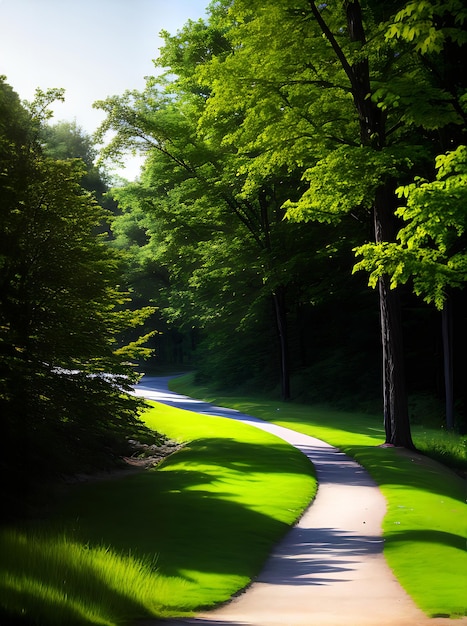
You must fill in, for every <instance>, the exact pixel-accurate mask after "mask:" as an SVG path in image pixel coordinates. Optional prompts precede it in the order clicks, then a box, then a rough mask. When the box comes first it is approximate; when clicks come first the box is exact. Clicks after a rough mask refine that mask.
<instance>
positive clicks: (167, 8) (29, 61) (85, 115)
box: [0, 0, 209, 178]
mask: <svg viewBox="0 0 467 626" xmlns="http://www.w3.org/2000/svg"><path fill="white" fill-rule="evenodd" d="M208 4H209V0H0V74H4V75H6V77H7V82H8V83H9V84H10V85H11V86H12V87H13V89H14V90H15V91H16V92H17V93H18V94H19V96H20V97H21V98H22V99H26V100H29V99H32V98H33V96H34V91H35V89H36V87H41V88H42V89H47V88H48V87H63V88H64V89H65V90H66V93H65V98H66V102H65V103H64V104H61V103H58V104H57V105H56V106H55V107H54V112H55V119H56V120H57V121H59V120H62V119H64V120H69V121H73V120H76V122H77V124H78V125H79V126H81V127H82V128H83V129H84V130H85V131H86V132H88V133H92V132H93V131H94V130H95V129H96V127H97V126H98V125H99V123H100V121H101V120H102V117H103V114H102V112H100V111H96V110H95V109H93V108H92V103H93V102H94V101H96V100H100V99H103V98H106V97H107V96H111V95H114V94H121V93H123V92H124V91H125V90H126V89H142V88H143V87H144V76H147V75H151V74H154V72H155V68H154V66H153V64H152V59H154V58H155V57H157V54H158V49H159V47H160V46H161V44H162V41H161V39H160V37H159V32H160V31H161V30H162V29H165V30H168V31H169V32H171V33H175V32H176V31H177V30H178V29H179V28H181V27H182V26H183V24H184V23H185V22H186V21H187V20H188V19H193V20H197V19H198V18H205V17H206V6H207V5H208ZM138 167H139V165H138V162H137V161H135V160H131V161H129V163H128V167H127V170H126V171H125V176H126V177H128V178H133V177H134V176H135V175H136V174H137V170H138Z"/></svg>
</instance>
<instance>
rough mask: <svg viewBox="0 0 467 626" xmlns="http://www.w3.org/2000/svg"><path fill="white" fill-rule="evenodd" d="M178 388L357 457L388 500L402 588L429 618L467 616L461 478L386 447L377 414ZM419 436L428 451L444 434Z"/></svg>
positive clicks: (418, 430)
mask: <svg viewBox="0 0 467 626" xmlns="http://www.w3.org/2000/svg"><path fill="white" fill-rule="evenodd" d="M171 387H172V388H173V389H174V390H175V391H178V392H180V393H183V394H186V395H191V396H193V397H197V398H202V399H203V400H208V401H211V402H214V403H215V404H216V405H218V406H226V407H231V408H235V409H237V410H239V411H241V412H243V413H247V414H250V415H253V416H255V417H260V418H262V419H265V420H267V421H271V422H274V423H276V424H279V425H281V426H286V427H288V428H292V429H294V430H297V431H299V432H302V433H305V434H307V435H312V436H314V437H318V438H319V439H323V440H324V441H327V442H328V443H331V444H332V445H335V446H337V447H339V448H340V449H341V450H342V451H343V452H345V453H346V454H348V455H349V456H351V457H353V458H355V459H356V460H357V461H358V462H359V463H360V464H361V465H363V466H364V467H365V468H366V469H367V470H368V471H369V473H370V474H371V475H372V476H373V478H374V479H375V480H376V482H377V483H378V484H379V485H380V488H381V491H382V492H383V494H384V496H385V498H386V501H387V506H388V509H387V514H386V517H385V519H384V524H383V531H384V537H385V550H384V554H385V557H386V559H387V562H388V563H389V565H390V567H391V568H392V570H393V571H394V573H395V575H396V577H397V578H398V580H399V581H400V583H401V584H402V586H403V587H404V588H405V589H406V591H407V592H408V593H409V594H410V595H411V597H412V598H413V599H414V601H415V602H416V603H417V605H418V606H419V607H420V608H421V609H422V610H424V611H425V612H426V613H427V614H428V615H431V616H435V615H443V616H453V617H455V616H460V615H467V543H466V540H467V507H466V504H465V500H466V495H467V491H466V482H465V480H463V479H462V478H461V477H460V476H458V475H457V474H455V473H453V472H452V471H451V470H449V469H447V468H446V467H445V466H443V465H441V464H440V463H438V462H436V461H434V460H432V459H430V458H427V457H426V456H422V455H420V454H416V453H410V452H408V451H405V450H402V449H395V448H380V447H378V446H379V444H381V443H383V442H384V431H383V427H382V424H381V419H380V418H377V417H374V416H368V415H365V414H357V413H345V412H343V411H333V410H330V409H329V408H326V407H319V406H307V405H299V404H294V403H287V404H284V403H280V402H278V401H272V400H265V399H263V398H251V397H244V398H241V397H234V396H228V395H223V394H222V393H214V392H211V391H210V390H208V389H206V388H202V387H199V386H195V385H194V384H193V382H192V377H190V376H188V377H183V378H179V379H176V380H173V381H172V383H171ZM413 436H414V441H415V443H416V445H419V446H420V448H421V449H422V448H424V449H431V448H430V443H429V441H430V440H434V441H436V433H435V432H433V431H429V430H428V429H426V428H423V427H421V426H419V427H415V428H414V432H413ZM441 437H443V435H442V433H438V439H439V440H440V439H441ZM459 441H460V442H461V443H460V444H459ZM450 445H460V446H461V448H462V445H463V446H464V447H463V448H462V449H461V452H460V456H461V457H462V455H465V453H466V451H465V442H464V444H463V443H462V440H460V439H459V438H457V443H454V442H453V443H452V444H450ZM460 461H463V459H462V458H460Z"/></svg>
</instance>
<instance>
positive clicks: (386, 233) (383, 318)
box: [374, 183, 415, 449]
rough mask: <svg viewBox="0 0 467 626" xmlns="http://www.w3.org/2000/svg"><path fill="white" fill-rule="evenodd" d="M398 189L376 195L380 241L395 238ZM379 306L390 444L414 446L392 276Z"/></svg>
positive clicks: (381, 282) (387, 188)
mask: <svg viewBox="0 0 467 626" xmlns="http://www.w3.org/2000/svg"><path fill="white" fill-rule="evenodd" d="M394 198H395V196H394V189H393V186H392V184H390V183H387V184H386V185H384V186H381V187H380V188H379V189H378V190H377V192H376V194H375V203H374V219H375V240H376V243H381V242H383V241H392V240H393V239H394V211H393V204H394ZM378 288H379V308H380V325H381V345H382V357H383V403H384V404H383V407H384V408H383V414H384V429H385V432H386V443H387V444H390V445H393V446H401V447H404V448H411V449H413V448H414V447H415V446H414V444H413V441H412V437H411V434H410V420H409V410H408V401H407V391H406V387H405V366H404V348H403V344H404V342H403V333H402V321H401V305H400V298H399V293H398V290H397V289H391V288H390V284H389V279H388V277H387V276H383V277H382V278H380V280H379V284H378Z"/></svg>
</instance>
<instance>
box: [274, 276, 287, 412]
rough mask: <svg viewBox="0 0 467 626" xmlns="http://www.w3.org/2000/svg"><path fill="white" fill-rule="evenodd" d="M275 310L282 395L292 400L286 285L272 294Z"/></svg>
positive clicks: (285, 398)
mask: <svg viewBox="0 0 467 626" xmlns="http://www.w3.org/2000/svg"><path fill="white" fill-rule="evenodd" d="M272 297H273V301H274V311H275V314H276V327H277V334H278V337H279V347H280V361H281V397H282V400H290V360H289V341H288V336H287V335H288V333H287V312H286V307H285V287H284V286H283V285H280V286H278V287H277V288H276V289H275V291H274V292H273V294H272Z"/></svg>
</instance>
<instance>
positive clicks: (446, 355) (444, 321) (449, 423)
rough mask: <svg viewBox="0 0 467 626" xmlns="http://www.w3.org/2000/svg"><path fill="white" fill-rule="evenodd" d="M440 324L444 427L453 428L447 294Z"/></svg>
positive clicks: (450, 317) (451, 359)
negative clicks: (444, 400)
mask: <svg viewBox="0 0 467 626" xmlns="http://www.w3.org/2000/svg"><path fill="white" fill-rule="evenodd" d="M441 325H442V331H443V362H444V388H445V398H446V428H447V429H448V430H452V429H453V428H454V376H453V358H452V352H453V323H452V306H451V301H450V299H449V296H448V297H447V298H446V302H445V304H444V307H443V310H442V311H441Z"/></svg>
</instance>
